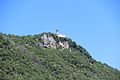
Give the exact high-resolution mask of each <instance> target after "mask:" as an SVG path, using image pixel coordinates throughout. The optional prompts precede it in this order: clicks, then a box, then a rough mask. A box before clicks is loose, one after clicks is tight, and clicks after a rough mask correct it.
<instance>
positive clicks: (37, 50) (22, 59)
mask: <svg viewBox="0 0 120 80" xmlns="http://www.w3.org/2000/svg"><path fill="white" fill-rule="evenodd" d="M44 34H46V35H47V36H44ZM50 36H51V37H50ZM45 37H47V38H45ZM52 42H54V44H53V43H52ZM60 43H61V44H63V45H61V44H60ZM66 44H67V45H66ZM0 80H120V71H118V70H116V69H113V68H112V67H110V66H108V65H107V64H102V63H100V62H98V61H96V60H94V59H93V58H92V57H91V56H90V54H89V53H88V52H87V51H86V50H85V49H84V48H83V47H81V46H80V45H77V44H76V43H75V42H73V41H72V40H71V39H69V38H58V37H57V36H56V35H55V34H53V33H42V34H38V35H28V36H17V35H6V34H2V33H0Z"/></svg>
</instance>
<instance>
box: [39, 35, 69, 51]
mask: <svg viewBox="0 0 120 80" xmlns="http://www.w3.org/2000/svg"><path fill="white" fill-rule="evenodd" d="M41 39H42V41H43V46H44V47H46V48H47V47H50V48H55V49H56V48H57V47H58V46H61V47H62V48H69V43H68V42H67V41H62V42H61V41H60V40H59V43H57V41H56V40H55V39H54V38H53V36H52V35H49V34H43V36H42V37H41Z"/></svg>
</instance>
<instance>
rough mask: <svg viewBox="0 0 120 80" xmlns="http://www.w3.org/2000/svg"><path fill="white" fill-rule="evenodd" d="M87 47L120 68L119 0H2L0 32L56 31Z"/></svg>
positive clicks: (35, 32)
mask: <svg viewBox="0 0 120 80" xmlns="http://www.w3.org/2000/svg"><path fill="white" fill-rule="evenodd" d="M56 29H59V30H60V32H61V33H64V34H65V35H66V36H67V37H69V38H72V39H73V40H74V41H76V42H77V43H78V44H80V45H82V46H83V47H84V48H86V49H87V50H88V52H89V53H90V54H91V55H92V56H93V58H94V59H96V60H98V61H101V62H102V63H107V64H108V65H110V66H112V67H114V68H117V69H119V70H120V1H119V0H0V32H3V33H7V34H17V35H28V34H39V33H41V32H55V30H56Z"/></svg>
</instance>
